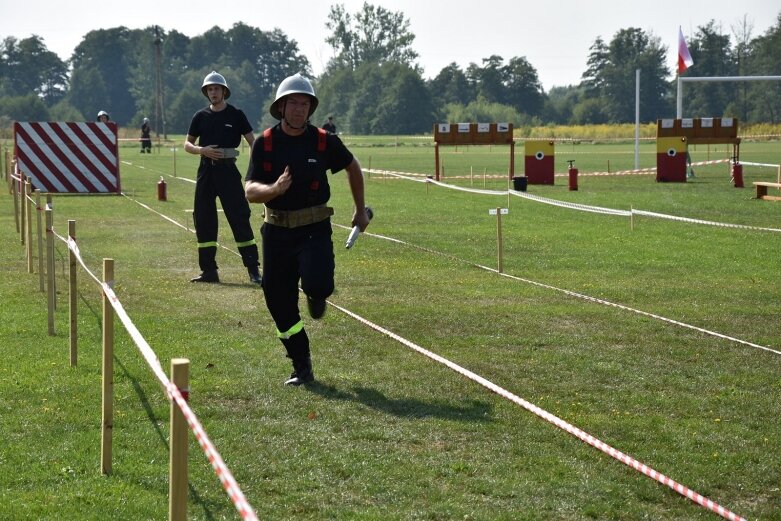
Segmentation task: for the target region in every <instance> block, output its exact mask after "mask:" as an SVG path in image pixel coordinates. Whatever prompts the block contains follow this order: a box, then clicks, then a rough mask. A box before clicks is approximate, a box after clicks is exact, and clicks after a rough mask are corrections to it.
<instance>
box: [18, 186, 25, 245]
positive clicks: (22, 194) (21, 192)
mask: <svg viewBox="0 0 781 521" xmlns="http://www.w3.org/2000/svg"><path fill="white" fill-rule="evenodd" d="M20 179H21V180H20V181H19V196H20V197H21V199H20V201H21V203H20V204H21V206H20V208H21V212H19V219H20V221H19V244H22V245H24V234H25V232H26V231H27V230H26V226H27V222H26V221H27V217H26V216H27V188H26V186H25V177H24V175H22V176H20Z"/></svg>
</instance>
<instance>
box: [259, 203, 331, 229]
mask: <svg viewBox="0 0 781 521" xmlns="http://www.w3.org/2000/svg"><path fill="white" fill-rule="evenodd" d="M333 214H334V209H333V208H331V207H330V206H326V205H324V204H321V205H319V206H310V207H309V208H302V209H300V210H275V209H273V208H269V207H268V206H266V207H265V212H264V214H263V220H264V221H266V222H267V223H269V224H273V225H274V226H282V227H283V228H298V227H299V226H306V225H307V224H314V223H319V222H320V221H325V220H326V219H328V218H329V217H331V216H332V215H333Z"/></svg>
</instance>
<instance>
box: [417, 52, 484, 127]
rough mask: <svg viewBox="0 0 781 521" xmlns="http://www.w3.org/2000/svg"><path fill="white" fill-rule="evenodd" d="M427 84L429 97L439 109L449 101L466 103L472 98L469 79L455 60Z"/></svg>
mask: <svg viewBox="0 0 781 521" xmlns="http://www.w3.org/2000/svg"><path fill="white" fill-rule="evenodd" d="M427 85H428V91H429V94H430V96H431V99H432V101H433V103H434V105H435V107H436V108H437V110H439V111H442V110H443V109H444V108H445V105H447V104H449V103H455V104H460V105H466V104H467V103H469V102H470V101H471V100H472V99H474V93H473V92H472V88H471V86H470V84H469V80H468V79H467V77H466V74H465V73H464V71H462V70H461V68H460V67H459V66H458V65H457V64H456V62H453V63H451V64H449V65H448V66H446V67H445V68H443V69H442V70H441V71H439V74H437V75H436V77H435V78H434V79H433V80H430V81H428V83H427ZM438 119H439V118H438Z"/></svg>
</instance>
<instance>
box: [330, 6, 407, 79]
mask: <svg viewBox="0 0 781 521" xmlns="http://www.w3.org/2000/svg"><path fill="white" fill-rule="evenodd" d="M325 26H326V28H327V29H328V30H329V31H330V36H328V38H326V40H325V41H326V43H328V44H329V45H330V46H331V47H332V48H333V49H334V52H335V54H336V56H335V57H334V58H333V59H332V60H331V63H330V64H329V66H330V67H333V68H337V69H338V68H342V67H349V68H351V69H353V70H354V69H357V68H358V67H359V66H360V65H361V64H363V63H385V62H391V63H402V64H406V65H408V66H409V67H411V68H413V69H417V66H416V65H415V60H416V59H417V57H418V53H417V52H415V51H414V50H412V48H411V45H412V42H413V41H414V40H415V35H414V34H412V33H411V32H410V31H409V20H407V19H406V18H405V17H404V14H403V13H402V12H395V13H394V12H391V11H388V10H387V9H385V8H384V7H377V6H373V5H371V4H369V3H368V2H364V4H363V7H362V8H361V10H360V11H359V12H357V13H355V14H354V15H351V14H350V13H348V12H346V11H345V9H344V5H340V4H337V5H333V6H331V10H330V12H329V14H328V21H327V22H326V24H325Z"/></svg>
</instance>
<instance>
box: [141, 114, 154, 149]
mask: <svg viewBox="0 0 781 521" xmlns="http://www.w3.org/2000/svg"><path fill="white" fill-rule="evenodd" d="M151 132H152V127H151V126H150V125H149V118H144V122H143V123H142V124H141V153H142V154H143V153H144V152H146V153H147V154H151V153H152V137H151V135H150V134H151Z"/></svg>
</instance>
